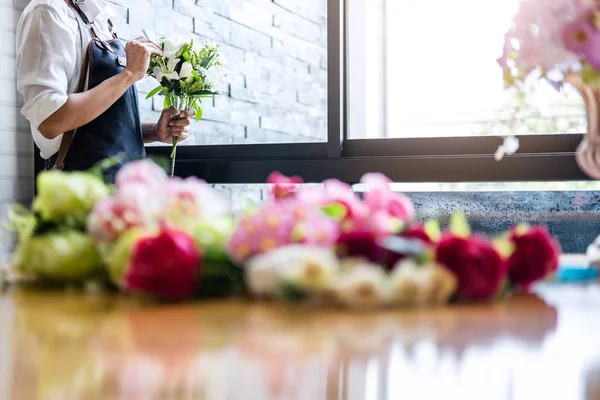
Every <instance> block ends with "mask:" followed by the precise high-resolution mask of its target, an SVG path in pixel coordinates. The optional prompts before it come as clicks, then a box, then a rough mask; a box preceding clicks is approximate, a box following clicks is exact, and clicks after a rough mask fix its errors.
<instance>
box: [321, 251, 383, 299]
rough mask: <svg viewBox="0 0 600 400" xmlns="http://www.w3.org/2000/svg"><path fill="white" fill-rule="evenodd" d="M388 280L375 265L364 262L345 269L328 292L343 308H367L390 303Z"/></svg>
mask: <svg viewBox="0 0 600 400" xmlns="http://www.w3.org/2000/svg"><path fill="white" fill-rule="evenodd" d="M388 280H389V278H388V275H387V274H386V273H385V271H384V270H383V268H382V267H381V266H379V265H377V264H370V263H367V262H364V263H362V264H353V265H352V267H351V268H347V269H345V270H344V271H343V272H342V273H341V274H340V276H339V277H338V279H337V281H336V282H334V283H333V284H332V285H331V286H330V288H329V291H330V292H331V294H332V296H333V297H334V299H335V300H336V301H337V302H338V303H340V304H342V305H345V306H349V307H354V308H369V307H378V306H382V305H386V304H388V303H389V302H390V299H391V292H390V286H389V281H388Z"/></svg>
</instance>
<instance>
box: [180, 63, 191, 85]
mask: <svg viewBox="0 0 600 400" xmlns="http://www.w3.org/2000/svg"><path fill="white" fill-rule="evenodd" d="M192 70H193V68H192V64H191V63H190V62H189V61H186V62H184V63H183V64H181V71H179V77H180V78H181V79H183V80H184V81H186V82H187V83H191V82H192V81H193V80H194V75H192Z"/></svg>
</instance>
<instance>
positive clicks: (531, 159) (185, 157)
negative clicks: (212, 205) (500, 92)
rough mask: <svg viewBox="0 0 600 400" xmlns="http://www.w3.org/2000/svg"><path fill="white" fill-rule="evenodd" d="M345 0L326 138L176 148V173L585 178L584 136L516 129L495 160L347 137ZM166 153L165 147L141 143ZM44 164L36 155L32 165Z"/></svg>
mask: <svg viewBox="0 0 600 400" xmlns="http://www.w3.org/2000/svg"><path fill="white" fill-rule="evenodd" d="M347 2H348V0H327V55H328V65H327V66H328V70H327V77H328V82H327V102H328V107H327V111H328V113H327V118H328V122H327V141H326V142H313V143H267V144H240V145H194V146H180V147H179V148H178V151H177V163H176V166H175V173H176V175H177V176H180V177H184V178H185V177H189V176H197V177H199V178H202V179H204V180H205V181H207V182H209V183H220V184H256V183H264V182H265V180H266V178H267V176H268V175H269V174H270V173H271V172H272V171H275V170H276V171H280V172H282V173H284V174H286V175H300V176H302V177H303V178H304V180H305V181H306V182H320V181H323V180H325V179H328V178H337V179H340V180H342V181H345V182H348V183H356V182H358V181H359V180H360V178H361V176H362V175H363V174H365V173H367V172H374V171H377V172H382V173H384V174H386V175H387V176H388V177H390V178H391V179H392V180H393V181H395V182H514V181H582V180H589V178H588V177H587V176H586V175H585V174H583V172H582V171H581V170H580V168H579V167H578V166H577V163H576V160H575V151H576V148H577V146H578V144H579V143H580V142H581V140H582V139H583V134H572V133H569V134H548V135H539V134H536V135H520V136H518V138H519V141H520V148H519V151H518V152H517V153H516V154H514V155H512V156H506V157H505V158H504V159H503V160H502V161H500V162H498V161H496V160H495V159H494V153H495V151H496V149H497V148H498V145H500V144H501V141H502V139H501V138H499V137H495V136H468V137H467V136H465V137H427V138H410V137H409V138H393V139H391V138H382V139H350V138H349V137H348V130H347V123H346V121H347V109H348V108H347V93H348V80H347V68H346V53H347V51H346V49H347V46H346V37H347V35H346V32H347V31H346V30H347V28H348V27H347V25H346V21H347V13H346V10H347ZM146 150H147V154H148V155H149V156H158V157H168V155H169V153H170V146H147V148H146ZM42 165H43V162H42V161H41V159H39V156H38V157H36V171H39V170H40V167H41V166H42Z"/></svg>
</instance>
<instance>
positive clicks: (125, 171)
mask: <svg viewBox="0 0 600 400" xmlns="http://www.w3.org/2000/svg"><path fill="white" fill-rule="evenodd" d="M168 179H169V177H168V175H167V173H166V171H165V170H164V169H162V168H161V167H160V166H159V165H158V164H156V163H154V162H153V161H151V160H148V159H144V160H138V161H132V162H130V163H127V164H125V165H124V166H123V167H122V168H121V169H120V170H119V172H117V175H116V177H115V183H116V186H117V189H120V188H121V187H123V186H124V185H128V184H130V183H141V184H143V185H146V186H148V187H151V188H154V189H156V190H160V189H162V188H163V187H164V185H165V184H166V183H167V180H168Z"/></svg>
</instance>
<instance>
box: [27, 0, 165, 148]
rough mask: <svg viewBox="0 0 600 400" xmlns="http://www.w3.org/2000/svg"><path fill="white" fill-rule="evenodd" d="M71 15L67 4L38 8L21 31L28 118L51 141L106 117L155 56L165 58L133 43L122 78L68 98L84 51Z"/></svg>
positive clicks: (146, 45)
mask: <svg viewBox="0 0 600 400" xmlns="http://www.w3.org/2000/svg"><path fill="white" fill-rule="evenodd" d="M59 4H61V3H59ZM69 13H72V12H71V11H70V9H68V6H67V5H66V4H61V5H60V6H56V5H46V4H43V5H38V6H36V8H35V9H33V10H31V11H30V12H29V13H27V14H25V15H24V16H23V17H22V18H21V20H20V21H19V24H18V28H17V83H18V88H19V91H20V92H21V93H22V94H23V97H24V100H25V106H24V107H23V113H24V115H25V117H26V118H27V119H28V120H29V121H30V122H31V123H32V125H33V126H34V127H36V128H37V130H38V131H39V132H40V133H41V134H42V135H43V136H44V137H45V138H46V139H54V138H56V137H58V136H59V135H61V134H62V133H64V132H68V131H70V130H72V129H75V128H78V127H80V126H83V125H85V124H87V123H89V122H91V121H92V120H94V119H95V118H97V117H98V116H99V115H100V114H102V113H104V112H105V111H106V110H107V109H108V108H109V107H110V106H111V105H112V104H114V103H115V102H116V101H117V100H118V99H119V98H120V97H121V96H122V95H123V93H125V91H126V90H127V89H128V88H129V87H131V85H133V84H134V83H135V82H136V81H138V80H140V79H142V78H143V77H144V76H145V74H146V70H147V68H148V63H149V60H150V54H152V53H159V52H160V49H159V48H158V46H157V45H156V44H154V43H152V42H151V41H150V40H148V39H145V38H138V39H136V40H134V41H131V42H129V43H127V46H126V53H127V67H126V68H125V70H124V71H123V72H122V73H120V74H118V75H116V76H114V77H112V78H110V79H107V80H106V81H104V82H102V83H101V84H100V85H98V86H97V87H95V88H93V89H91V90H88V91H86V92H83V93H73V94H67V88H68V86H69V81H70V79H72V78H71V74H72V72H73V70H74V69H75V58H76V49H77V47H78V43H77V29H78V28H77V23H76V21H75V20H73V19H72V17H71V16H70V14H69ZM132 112H133V110H132Z"/></svg>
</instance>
